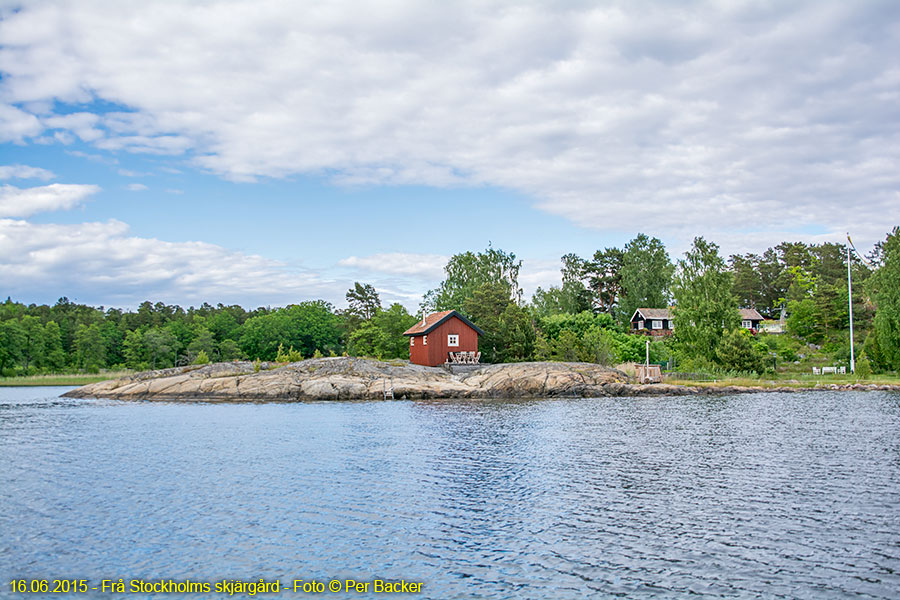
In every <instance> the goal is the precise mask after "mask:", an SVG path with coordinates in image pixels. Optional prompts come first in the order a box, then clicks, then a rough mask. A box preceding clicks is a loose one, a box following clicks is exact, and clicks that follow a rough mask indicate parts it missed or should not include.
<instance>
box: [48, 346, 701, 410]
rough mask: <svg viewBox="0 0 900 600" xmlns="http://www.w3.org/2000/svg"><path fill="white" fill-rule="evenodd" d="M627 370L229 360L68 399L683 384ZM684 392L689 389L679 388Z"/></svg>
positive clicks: (361, 396) (623, 391) (527, 392)
mask: <svg viewBox="0 0 900 600" xmlns="http://www.w3.org/2000/svg"><path fill="white" fill-rule="evenodd" d="M628 380H629V378H628V376H627V375H626V374H625V373H623V372H622V371H618V370H616V369H612V368H609V367H604V366H601V365H596V364H590V363H558V362H531V363H511V364H499V365H483V366H476V367H471V368H469V369H465V370H462V371H459V372H453V371H451V370H450V369H448V368H445V367H423V366H419V365H413V364H409V363H408V362H407V361H400V360H397V361H389V362H384V361H378V360H371V359H364V358H348V357H333V358H317V359H309V360H304V361H300V362H295V363H289V364H286V365H279V364H274V363H261V364H259V365H257V364H255V363H252V362H246V361H244V362H229V363H216V364H210V365H192V366H186V367H175V368H171V369H162V370H156V371H145V372H143V373H137V374H135V375H131V376H129V377H125V378H122V379H113V380H110V381H102V382H100V383H94V384H91V385H86V386H83V387H80V388H76V389H74V390H71V391H69V392H67V393H66V394H65V396H67V397H70V398H97V397H100V398H116V399H127V400H184V401H216V400H219V401H221V400H239V401H301V400H374V399H379V400H380V399H383V398H384V397H385V391H386V390H393V396H394V398H396V399H401V398H406V399H422V398H547V397H560V396H623V395H638V394H646V393H650V394H665V393H673V392H674V391H676V390H675V389H673V388H677V389H680V388H679V387H678V386H668V385H655V386H638V385H631V384H629V383H628ZM681 393H683V392H681Z"/></svg>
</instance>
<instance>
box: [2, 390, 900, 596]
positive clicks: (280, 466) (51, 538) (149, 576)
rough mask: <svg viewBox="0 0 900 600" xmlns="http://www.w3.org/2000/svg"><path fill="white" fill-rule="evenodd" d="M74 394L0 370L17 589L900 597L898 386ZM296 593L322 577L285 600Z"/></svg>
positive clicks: (5, 550)
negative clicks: (595, 392)
mask: <svg viewBox="0 0 900 600" xmlns="http://www.w3.org/2000/svg"><path fill="white" fill-rule="evenodd" d="M62 391H64V388H0V584H2V587H0V597H2V598H8V597H9V598H12V597H16V598H26V597H31V598H34V597H39V596H40V595H31V594H29V595H24V594H13V593H12V592H11V591H10V586H9V584H8V582H9V580H10V579H12V578H14V577H15V578H45V579H53V578H65V577H68V578H87V579H89V580H90V581H91V585H98V584H99V582H100V580H101V579H115V580H118V578H120V577H122V578H124V580H125V582H126V583H127V582H128V581H129V580H130V579H136V578H142V579H144V580H158V579H175V580H184V579H191V580H193V581H218V580H221V579H223V578H227V579H232V578H234V579H243V580H245V581H250V580H257V581H258V580H259V578H260V577H264V578H265V579H266V580H267V581H272V580H275V579H279V580H280V581H281V582H282V583H285V584H289V583H290V582H291V581H293V580H294V579H306V580H309V579H317V580H319V581H323V582H325V583H326V584H327V582H328V581H329V580H330V579H334V578H340V579H346V578H352V579H355V580H358V581H372V580H373V579H376V578H380V579H389V580H399V579H401V578H402V579H406V580H407V581H422V582H424V588H423V592H422V593H421V594H417V595H413V596H412V597H416V598H582V597H586V596H592V597H598V598H603V597H615V596H625V597H630V598H640V597H660V598H681V597H713V598H717V597H742V598H756V597H760V598H898V597H900V395H898V394H891V393H887V392H883V393H881V392H870V393H848V392H844V393H838V392H834V393H827V392H819V393H797V394H759V395H744V396H733V397H723V398H694V397H675V398H653V399H606V398H604V399H580V400H570V399H566V400H539V401H434V402H406V401H397V402H353V403H350V402H344V403H332V402H321V403H308V404H256V405H254V404H195V405H191V404H169V403H128V402H117V401H109V400H87V401H86V400H67V399H61V398H57V397H56V396H57V395H58V394H59V393H60V392H62ZM48 596H49V595H48ZM64 596H65V595H61V594H58V595H56V596H55V597H64ZM279 596H280V597H285V596H286V597H290V598H295V597H301V596H304V595H303V594H294V593H293V592H288V593H285V592H282V593H281V594H280V595H277V596H262V597H263V598H271V597H279ZM317 596H318V597H335V598H349V597H370V596H371V595H367V594H362V595H360V594H352V595H348V594H346V593H339V594H331V593H329V592H327V591H326V592H325V593H324V594H319V595H317ZM77 597H80V598H87V597H97V598H119V597H124V598H139V597H146V594H144V595H141V594H114V593H112V594H111V593H106V594H101V593H99V592H89V593H88V594H84V595H79V596H77ZM154 597H157V598H200V597H204V598H205V597H219V596H217V595H216V594H200V595H197V594H193V595H178V594H171V595H158V596H154ZM242 597H243V596H242ZM379 597H384V596H383V595H381V596H379ZM405 597H409V596H405Z"/></svg>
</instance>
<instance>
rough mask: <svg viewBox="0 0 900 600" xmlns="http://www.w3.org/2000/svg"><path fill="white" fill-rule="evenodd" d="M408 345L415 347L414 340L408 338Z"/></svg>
mask: <svg viewBox="0 0 900 600" xmlns="http://www.w3.org/2000/svg"><path fill="white" fill-rule="evenodd" d="M409 345H410V346H415V345H416V338H414V337H411V338H409Z"/></svg>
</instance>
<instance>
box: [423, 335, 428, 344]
mask: <svg viewBox="0 0 900 600" xmlns="http://www.w3.org/2000/svg"><path fill="white" fill-rule="evenodd" d="M422 345H423V346H427V345H428V336H427V335H423V336H422Z"/></svg>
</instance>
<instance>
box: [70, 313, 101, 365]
mask: <svg viewBox="0 0 900 600" xmlns="http://www.w3.org/2000/svg"><path fill="white" fill-rule="evenodd" d="M75 352H76V357H77V364H78V366H79V367H81V368H82V369H85V370H87V371H91V372H97V371H98V370H99V369H100V368H101V367H103V366H104V365H105V364H106V343H105V342H104V340H103V336H102V335H101V333H100V326H99V325H97V324H96V323H93V324H91V325H80V326H79V327H78V329H77V330H76V332H75Z"/></svg>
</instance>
